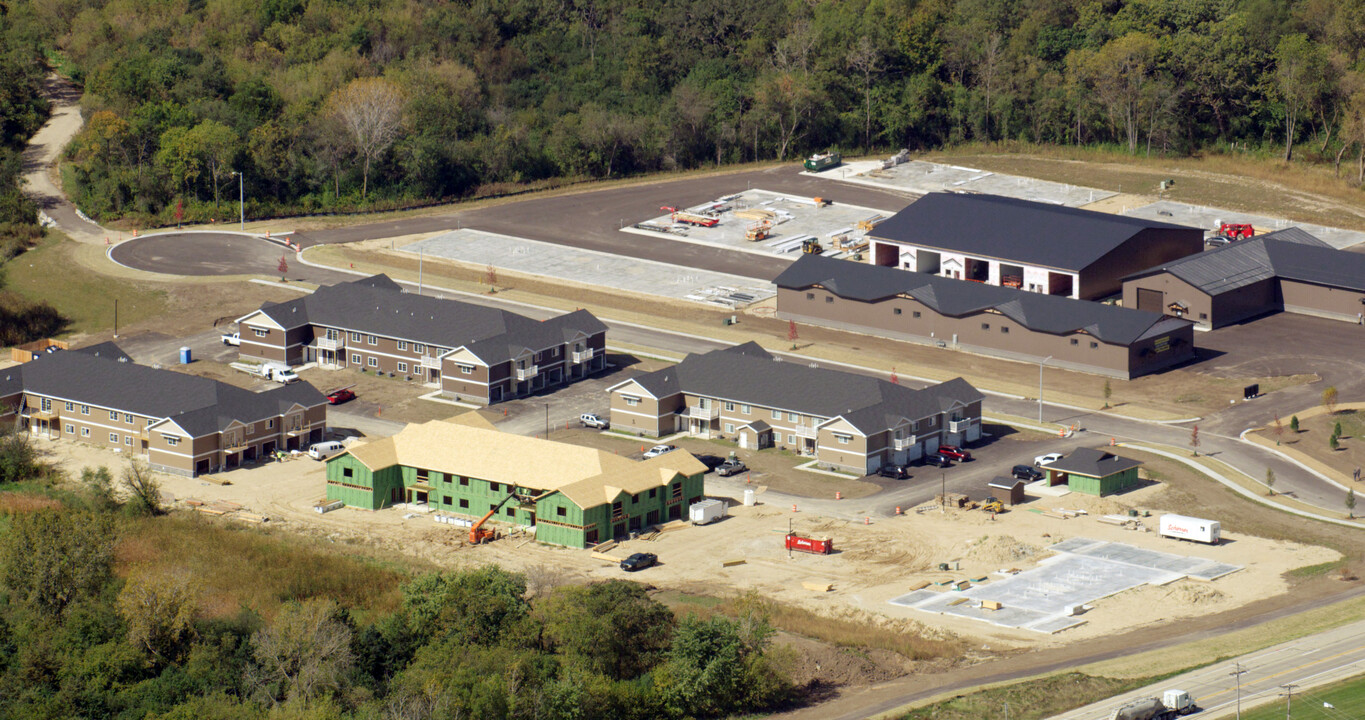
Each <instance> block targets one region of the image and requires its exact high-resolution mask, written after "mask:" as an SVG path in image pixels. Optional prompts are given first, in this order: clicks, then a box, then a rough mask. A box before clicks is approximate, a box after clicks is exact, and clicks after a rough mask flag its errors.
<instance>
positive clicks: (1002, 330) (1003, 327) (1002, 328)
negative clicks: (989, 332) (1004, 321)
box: [1000, 325, 1010, 333]
mask: <svg viewBox="0 0 1365 720" xmlns="http://www.w3.org/2000/svg"><path fill="white" fill-rule="evenodd" d="M1009 331H1010V329H1009V326H1007V325H1001V326H1000V332H1002V333H1008V332H1009Z"/></svg>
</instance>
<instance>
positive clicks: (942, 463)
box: [923, 452, 953, 467]
mask: <svg viewBox="0 0 1365 720" xmlns="http://www.w3.org/2000/svg"><path fill="white" fill-rule="evenodd" d="M923 462H924V464H925V465H937V466H939V467H952V466H953V460H952V458H949V457H948V456H947V455H941V454H939V453H936V452H931V453H929V454H928V455H925V456H924V458H923Z"/></svg>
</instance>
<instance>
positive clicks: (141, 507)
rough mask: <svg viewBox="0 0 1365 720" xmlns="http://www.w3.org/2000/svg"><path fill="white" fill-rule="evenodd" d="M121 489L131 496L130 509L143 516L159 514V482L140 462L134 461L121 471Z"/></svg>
mask: <svg viewBox="0 0 1365 720" xmlns="http://www.w3.org/2000/svg"><path fill="white" fill-rule="evenodd" d="M123 487H124V489H126V490H127V491H128V493H129V494H130V495H131V501H132V507H133V508H134V509H135V510H136V511H137V512H139V513H142V514H144V515H160V514H161V482H160V481H158V480H157V479H156V476H154V475H152V469H151V468H150V467H148V466H147V463H145V462H143V461H142V460H138V459H134V460H133V461H132V462H130V463H128V467H127V468H126V469H125V470H124V471H123Z"/></svg>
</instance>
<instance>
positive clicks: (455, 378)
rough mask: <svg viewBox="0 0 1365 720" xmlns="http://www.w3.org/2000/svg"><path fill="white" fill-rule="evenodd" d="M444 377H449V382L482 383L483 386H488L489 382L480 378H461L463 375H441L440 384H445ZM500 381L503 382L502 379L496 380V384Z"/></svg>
mask: <svg viewBox="0 0 1365 720" xmlns="http://www.w3.org/2000/svg"><path fill="white" fill-rule="evenodd" d="M446 378H449V379H450V381H451V382H462V383H466V384H469V385H482V386H484V387H488V386H489V383H487V382H484V381H482V380H465V379H463V378H464V376H463V375H441V384H442V385H444V384H445V381H446ZM502 382H503V381H501V380H499V381H498V384H499V385H501V384H502Z"/></svg>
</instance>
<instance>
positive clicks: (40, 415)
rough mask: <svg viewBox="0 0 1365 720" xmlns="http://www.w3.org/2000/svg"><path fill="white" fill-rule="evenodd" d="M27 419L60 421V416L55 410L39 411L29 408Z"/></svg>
mask: <svg viewBox="0 0 1365 720" xmlns="http://www.w3.org/2000/svg"><path fill="white" fill-rule="evenodd" d="M27 417H30V418H32V419H34V420H60V419H61V414H60V413H58V412H57V411H56V410H51V409H49V410H39V409H37V408H29V409H28V415H27Z"/></svg>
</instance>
